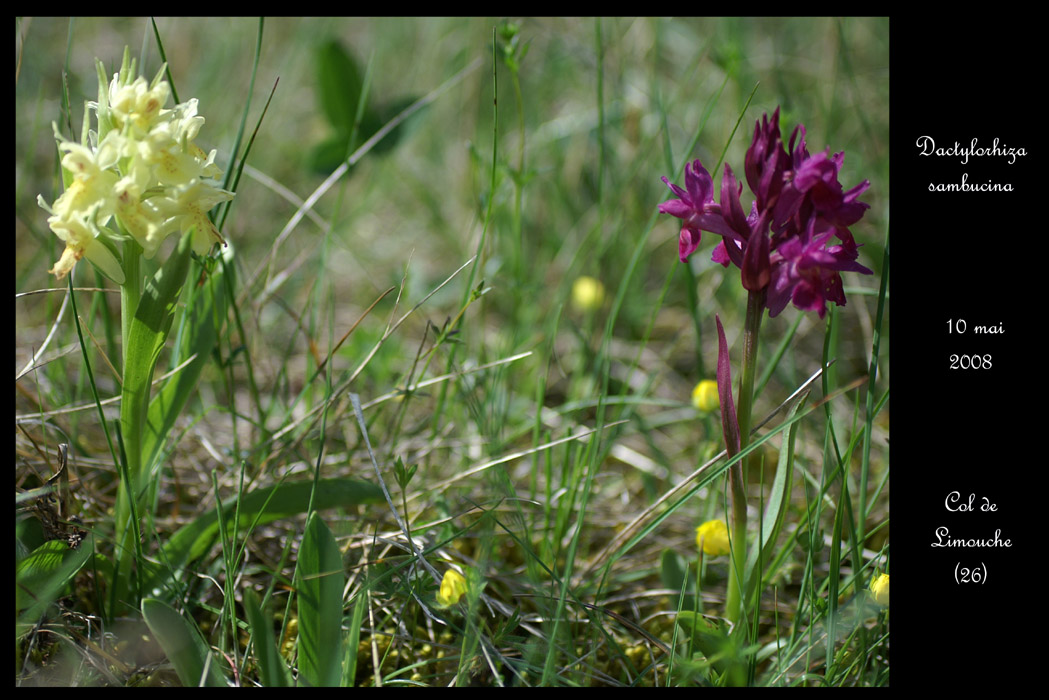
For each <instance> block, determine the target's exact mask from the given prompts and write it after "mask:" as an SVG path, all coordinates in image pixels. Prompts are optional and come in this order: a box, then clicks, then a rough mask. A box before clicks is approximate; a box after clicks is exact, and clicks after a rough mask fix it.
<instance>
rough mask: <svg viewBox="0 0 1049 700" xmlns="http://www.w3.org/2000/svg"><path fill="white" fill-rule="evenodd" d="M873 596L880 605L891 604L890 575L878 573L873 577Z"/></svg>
mask: <svg viewBox="0 0 1049 700" xmlns="http://www.w3.org/2000/svg"><path fill="white" fill-rule="evenodd" d="M871 597H872V598H874V602H875V603H877V604H878V605H884V606H886V607H888V605H889V575H888V574H878V575H877V576H875V577H874V578H872V579H871Z"/></svg>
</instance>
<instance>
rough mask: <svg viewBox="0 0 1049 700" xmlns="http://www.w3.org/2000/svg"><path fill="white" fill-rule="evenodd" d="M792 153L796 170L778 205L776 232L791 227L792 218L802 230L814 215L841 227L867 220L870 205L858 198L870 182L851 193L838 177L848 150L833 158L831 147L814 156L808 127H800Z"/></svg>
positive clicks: (864, 183)
mask: <svg viewBox="0 0 1049 700" xmlns="http://www.w3.org/2000/svg"><path fill="white" fill-rule="evenodd" d="M799 135H800V139H799V138H798V136H799ZM796 140H797V141H796ZM795 141H796V143H795ZM790 150H791V156H790V159H791V161H792V165H793V169H792V170H791V171H790V172H789V173H788V174H787V179H788V180H789V183H788V184H787V185H786V186H785V187H784V188H783V192H782V196H781V197H780V198H779V201H778V202H776V211H775V216H774V217H773V220H774V224H773V228H774V229H775V230H777V231H779V230H782V229H783V228H784V227H786V226H788V225H789V224H790V223H792V222H791V219H793V223H794V227H795V229H796V230H798V231H800V230H803V229H804V228H805V222H806V221H808V219H809V218H811V217H812V216H818V217H819V218H821V219H823V220H824V221H826V222H828V223H830V224H833V225H835V226H838V227H841V228H847V227H849V226H852V225H853V224H854V223H856V222H857V221H859V220H860V218H862V217H863V214H864V212H866V211H867V209H869V208H870V205H868V204H865V203H864V202H860V201H857V199H856V198H857V197H859V196H860V195H861V194H862V193H863V192H865V191H866V190H867V188H868V187H870V181H869V180H864V181H863V182H861V183H860V184H858V185H856V186H855V187H853V188H852V189H850V190H849V191H848V192H845V191H843V189H842V186H841V183H840V182H838V174H839V173H840V172H841V166H842V163H843V162H844V161H845V153H844V151H843V152H841V153H836V154H835V155H833V156H831V155H830V148H827V149H826V150H824V151H823V152H821V153H817V154H816V155H814V156H810V155H809V152H808V149H807V148H806V147H805V127H804V126H802V125H800V124H799V125H798V127H797V128H796V129H795V130H794V133H793V134H792V135H791V137H790Z"/></svg>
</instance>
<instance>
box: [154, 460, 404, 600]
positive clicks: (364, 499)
mask: <svg viewBox="0 0 1049 700" xmlns="http://www.w3.org/2000/svg"><path fill="white" fill-rule="evenodd" d="M312 488H313V482H311V481H295V482H292V483H284V484H278V485H276V486H269V487H266V488H261V489H256V490H254V491H252V492H251V493H248V494H246V495H245V496H244V498H243V499H242V500H241V503H240V520H239V522H238V529H239V530H241V531H243V530H245V529H247V528H249V527H251V526H252V524H255V525H263V524H265V523H270V522H273V521H274V520H279V519H280V518H286V517H289V516H292V515H298V514H300V513H305V512H306V509H307V508H309V502H310V491H311V489H312ZM382 500H383V495H382V489H380V488H379V487H378V486H376V485H375V484H371V483H369V482H367V481H356V480H354V479H321V480H320V481H319V482H317V495H316V498H315V500H314V504H313V507H314V509H315V510H324V509H325V508H336V507H350V506H356V505H360V504H363V503H377V502H380V501H382ZM236 510H237V499H231V500H230V501H229V502H227V503H225V504H224V505H223V511H224V512H225V514H226V520H227V525H226V527H227V528H230V529H232V527H233V520H234V513H235V512H236ZM218 532H219V516H218V512H217V510H210V511H208V512H207V513H204V514H203V515H201V516H200V517H198V518H197V519H196V520H194V521H193V522H192V523H190V524H188V525H185V526H184V527H182V528H180V529H179V530H178V531H176V532H175V534H174V535H172V536H171V538H170V539H168V541H167V542H166V543H165V544H164V546H163V547H162V548H161V550H160V554H159V556H158V557H157V558H158V560H159V561H160V563H161V565H159V566H156V567H153V568H150V569H149V570H148V572H147V573H146V578H145V581H144V584H143V590H145V591H151V590H153V589H154V588H156V587H158V586H159V585H160V584H161V583H162V581H163V578H164V577H165V576H166V574H167V573H168V572H169V571H170V570H171V569H174V570H178V569H180V568H182V567H183V566H185V565H186V564H187V563H188V562H190V561H193V560H195V559H198V558H199V557H202V556H204V555H205V554H207V553H208V551H209V550H210V549H211V547H212V545H213V544H214V542H215V538H216V536H217V535H218ZM169 567H170V568H169Z"/></svg>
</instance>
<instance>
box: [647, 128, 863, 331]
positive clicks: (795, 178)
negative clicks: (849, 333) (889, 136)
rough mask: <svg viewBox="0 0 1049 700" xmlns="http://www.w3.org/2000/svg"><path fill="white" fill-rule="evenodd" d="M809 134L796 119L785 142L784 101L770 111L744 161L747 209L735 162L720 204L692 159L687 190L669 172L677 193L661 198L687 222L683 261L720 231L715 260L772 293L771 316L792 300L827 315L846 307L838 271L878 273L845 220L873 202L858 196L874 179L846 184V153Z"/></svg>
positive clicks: (667, 210) (752, 287)
mask: <svg viewBox="0 0 1049 700" xmlns="http://www.w3.org/2000/svg"><path fill="white" fill-rule="evenodd" d="M805 134H806V132H805V127H804V126H803V125H801V124H799V125H798V126H797V127H795V129H794V132H793V133H792V134H791V137H790V145H789V148H784V146H783V139H782V137H781V135H780V128H779V108H777V109H776V111H775V112H773V114H772V118H771V119H769V118H768V115H767V114H766V115H762V118H761V121H759V122H756V123H755V124H754V137H753V140H752V141H751V144H750V148H748V149H747V155H746V160H745V161H744V174H745V176H746V181H747V184H748V186H749V187H750V190H751V191H752V192H753V193H754V201H753V203H752V204H751V207H750V214H749V215H748V214H745V213H744V212H745V209H744V208H743V204H742V203H741V201H740V195H741V194H742V192H743V184H742V183H741V182H740V181H739V180H737V179H736V175H735V173H733V172H732V168H730V167H729V166H728V164H726V165H725V174H724V176H723V177H722V179H721V201H720V205H719V204H716V203H715V202H714V194H713V190H714V186H713V181H712V180H711V177H710V174H709V173H708V172H707V171H706V170H705V169H704V168H703V166H702V165H701V164H700V162H699V161H698V160H697V161H693V162H692V163H690V164H688V165H687V166H686V167H685V185H686V188H687V191H686V190H683V189H681V188H680V187H677V186H676V185H673V184H671V183H670V182H669V181H668V180H667V178H665V177H664V178H663V182H665V183H666V184H667V186H668V187H670V189H671V190H673V192H674V194H676V195H677V196H678V197H679V199H675V200H670V201H667V202H664V203H663V204H661V205H659V211H661V212H663V213H664V214H671V215H672V216H676V217H677V218H679V219H682V220H683V221H684V224H683V225H682V228H681V236H680V241H679V245H678V249H679V255H680V258H681V261H682V262H685V261H687V259H688V256H689V255H691V254H692V253H693V252H695V250H696V248H697V247H698V246H699V240H700V232H701V231H710V232H711V233H715V234H718V235H720V236H721V242H720V243H718V245H717V246H715V248H714V253H713V255H712V259H713V261H714V262H716V263H720V264H721V265H724V266H726V267H728V265H729V263H732V264H734V265H735V266H736V267H738V268H739V269H740V278H741V280H742V282H743V287H744V288H745V289H747V290H749V291H751V292H761V291H763V290H764V291H766V292H767V295H766V306H767V307H768V309H769V315H770V316H776V315H778V314H779V313H780V312H781V311H783V309H784V308H785V307H786V305H787V303H788V302H793V303H794V305H795V306H797V307H798V308H799V309H802V310H805V311H815V312H817V313H818V314H819V316H820V318H822V317H823V316H824V315H825V314H826V312H827V302H828V301H833V302H834V303H835V304H838V305H839V306H844V305H845V292H844V290H843V288H842V283H841V276H840V274H839V273H840V272H859V273H861V274H867V275H869V274H872V272H871V271H870V270H868V269H867V268H866V267H864V266H863V265H860V264H859V263H858V262H856V258H857V257H858V246H857V245H856V242H855V241H854V240H853V238H852V234H851V233H850V232H849V228H848V227H849V226H851V225H852V224H854V223H856V222H857V221H859V220H860V219H861V218H862V217H863V215H864V213H865V212H866V211H867V209H869V208H870V207H869V205H868V204H866V203H864V202H861V201H859V199H858V198H859V196H860V195H861V194H862V193H863V192H865V191H866V190H867V188H868V187H870V182H869V181H868V180H864V181H863V182H861V183H860V184H858V185H856V186H855V187H853V188H852V189H850V190H845V189H844V188H843V187H842V186H841V182H840V181H839V179H838V177H839V174H840V173H841V167H842V163H843V162H844V159H845V156H844V153H843V152H842V153H836V154H834V155H833V156H832V155H831V154H830V149H829V148H828V149H826V150H824V151H822V152H820V153H817V154H815V155H810V154H809V151H808V147H807V144H806V142H805ZM834 237H836V239H837V240H836V241H835V240H832V239H833V238H834Z"/></svg>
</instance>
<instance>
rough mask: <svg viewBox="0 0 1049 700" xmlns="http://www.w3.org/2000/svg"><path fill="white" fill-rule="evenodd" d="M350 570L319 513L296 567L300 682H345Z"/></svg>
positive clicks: (311, 523) (313, 518)
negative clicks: (345, 614)
mask: <svg viewBox="0 0 1049 700" xmlns="http://www.w3.org/2000/svg"><path fill="white" fill-rule="evenodd" d="M345 585H346V571H345V569H344V568H343V564H342V552H340V551H339V546H338V545H337V544H336V543H335V538H334V537H333V536H332V534H331V530H329V529H328V526H327V525H325V524H324V521H323V520H321V518H320V516H319V515H318V514H317V513H312V514H311V515H310V518H309V520H308V521H307V523H306V534H305V535H303V538H302V545H301V546H300V547H299V560H298V564H297V566H296V567H295V589H296V591H297V592H298V600H299V640H298V650H299V679H300V680H301V681H302V682H303V683H304V684H305V685H310V686H335V685H338V684H339V681H340V680H341V679H342V660H343V659H342V657H343V653H342V648H343V639H342V589H343V587H344V586H345Z"/></svg>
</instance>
